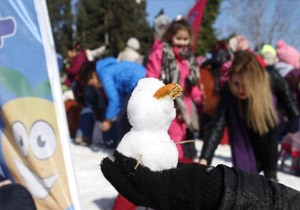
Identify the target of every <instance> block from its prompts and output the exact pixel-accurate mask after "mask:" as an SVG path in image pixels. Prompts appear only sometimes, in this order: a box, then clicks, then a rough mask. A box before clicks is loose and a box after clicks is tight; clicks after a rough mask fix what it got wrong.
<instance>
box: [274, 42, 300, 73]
mask: <svg viewBox="0 0 300 210" xmlns="http://www.w3.org/2000/svg"><path fill="white" fill-rule="evenodd" d="M276 50H277V55H278V59H279V61H282V62H285V63H287V64H290V65H292V66H293V67H294V68H300V61H299V59H300V53H299V51H298V50H296V49H295V48H294V47H292V46H290V45H288V44H286V43H285V41H283V40H279V41H278V42H277V45H276Z"/></svg>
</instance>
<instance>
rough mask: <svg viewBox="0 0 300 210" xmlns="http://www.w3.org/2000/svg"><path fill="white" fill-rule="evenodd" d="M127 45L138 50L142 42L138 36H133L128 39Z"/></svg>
mask: <svg viewBox="0 0 300 210" xmlns="http://www.w3.org/2000/svg"><path fill="white" fill-rule="evenodd" d="M126 46H127V47H130V48H132V49H134V50H138V49H140V42H139V40H137V39H136V38H134V37H131V38H129V39H128V41H127V43H126Z"/></svg>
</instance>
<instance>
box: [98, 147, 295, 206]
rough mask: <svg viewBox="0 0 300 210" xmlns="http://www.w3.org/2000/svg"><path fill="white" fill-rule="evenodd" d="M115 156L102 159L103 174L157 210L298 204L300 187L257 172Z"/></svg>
mask: <svg viewBox="0 0 300 210" xmlns="http://www.w3.org/2000/svg"><path fill="white" fill-rule="evenodd" d="M113 159H114V160H112V159H110V158H109V157H107V158H104V159H103V160H102V162H101V170H102V172H103V174H104V176H105V178H106V179H107V180H108V181H109V182H110V183H111V184H112V185H113V186H114V187H115V189H116V190H117V191H118V192H119V193H120V194H122V195H123V196H124V197H126V198H127V199H128V200H129V201H131V202H133V203H134V204H135V205H137V206H145V207H150V208H153V209H156V210H168V209H172V210H177V209H178V210H199V209H205V210H213V209H222V210H239V209H260V210H267V209H269V210H271V209H272V210H273V209H283V210H293V209H295V210H296V209H300V192H299V191H296V190H294V189H292V188H289V187H287V186H284V185H282V184H279V183H277V182H273V181H271V180H269V179H266V178H265V177H264V176H262V175H258V174H255V173H250V172H245V171H242V170H239V169H236V168H229V167H227V166H224V165H218V166H217V167H212V166H211V167H207V166H204V165H199V164H197V163H194V164H179V165H178V167H177V168H174V169H169V170H163V171H160V172H153V171H151V170H150V169H148V168H147V167H144V166H142V165H141V164H139V165H138V166H137V160H135V159H133V158H129V157H125V156H123V155H122V154H121V153H118V152H117V151H115V152H114V157H113ZM136 166H137V168H135V167H136Z"/></svg>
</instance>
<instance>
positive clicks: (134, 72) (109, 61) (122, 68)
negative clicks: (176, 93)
mask: <svg viewBox="0 0 300 210" xmlns="http://www.w3.org/2000/svg"><path fill="white" fill-rule="evenodd" d="M96 71H97V75H98V77H99V79H100V81H101V83H102V86H103V88H104V91H105V94H106V97H107V99H108V107H107V110H106V115H105V117H106V119H110V120H112V119H114V118H115V117H117V115H118V113H119V111H120V110H121V107H122V105H123V103H124V100H125V99H126V98H127V97H128V96H129V95H130V94H131V92H132V91H133V89H134V88H135V86H136V85H137V82H138V81H139V79H141V78H144V77H145V76H146V69H145V68H144V67H143V66H142V65H140V64H137V63H134V62H128V61H117V60H116V59H115V58H113V57H108V58H105V59H103V60H99V61H98V62H97V63H96Z"/></svg>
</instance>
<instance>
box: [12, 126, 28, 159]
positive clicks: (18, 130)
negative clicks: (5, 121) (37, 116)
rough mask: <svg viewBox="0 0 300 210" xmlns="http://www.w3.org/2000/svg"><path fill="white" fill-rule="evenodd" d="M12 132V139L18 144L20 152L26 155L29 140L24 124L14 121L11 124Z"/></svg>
mask: <svg viewBox="0 0 300 210" xmlns="http://www.w3.org/2000/svg"><path fill="white" fill-rule="evenodd" d="M12 133H13V135H14V140H15V142H16V144H17V145H18V147H19V149H20V150H21V152H22V154H23V155H24V156H25V157H27V155H28V147H29V140H28V134H27V131H26V128H25V126H24V125H23V123H21V122H18V121H17V122H14V123H13V125H12Z"/></svg>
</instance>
